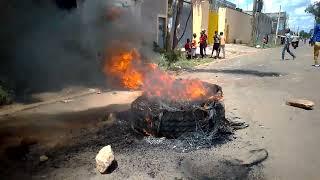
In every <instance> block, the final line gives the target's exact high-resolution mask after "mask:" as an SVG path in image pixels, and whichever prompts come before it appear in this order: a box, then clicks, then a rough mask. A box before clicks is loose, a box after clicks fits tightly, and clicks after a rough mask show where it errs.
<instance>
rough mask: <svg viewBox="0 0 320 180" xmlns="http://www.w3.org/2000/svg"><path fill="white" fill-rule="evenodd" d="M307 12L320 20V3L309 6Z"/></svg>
mask: <svg viewBox="0 0 320 180" xmlns="http://www.w3.org/2000/svg"><path fill="white" fill-rule="evenodd" d="M305 12H307V13H310V14H313V15H314V16H315V18H316V19H319V18H320V1H319V2H315V3H314V4H311V5H309V6H308V7H307V9H306V10H305Z"/></svg>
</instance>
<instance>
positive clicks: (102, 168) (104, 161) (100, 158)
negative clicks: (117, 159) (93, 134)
mask: <svg viewBox="0 0 320 180" xmlns="http://www.w3.org/2000/svg"><path fill="white" fill-rule="evenodd" d="M113 161H114V155H113V152H112V149H111V146H110V145H108V146H105V147H103V148H102V149H101V150H100V151H99V153H98V154H97V156H96V168H97V169H98V171H99V172H100V173H101V174H103V173H106V171H107V169H108V168H109V166H110V165H111V164H112V163H113Z"/></svg>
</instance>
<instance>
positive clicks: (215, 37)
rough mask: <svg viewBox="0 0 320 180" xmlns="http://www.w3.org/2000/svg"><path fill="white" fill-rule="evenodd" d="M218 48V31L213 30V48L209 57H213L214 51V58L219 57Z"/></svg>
mask: <svg viewBox="0 0 320 180" xmlns="http://www.w3.org/2000/svg"><path fill="white" fill-rule="evenodd" d="M219 49H220V36H219V34H218V31H215V32H214V37H213V48H212V52H211V58H213V53H214V51H216V56H214V58H215V59H216V58H219Z"/></svg>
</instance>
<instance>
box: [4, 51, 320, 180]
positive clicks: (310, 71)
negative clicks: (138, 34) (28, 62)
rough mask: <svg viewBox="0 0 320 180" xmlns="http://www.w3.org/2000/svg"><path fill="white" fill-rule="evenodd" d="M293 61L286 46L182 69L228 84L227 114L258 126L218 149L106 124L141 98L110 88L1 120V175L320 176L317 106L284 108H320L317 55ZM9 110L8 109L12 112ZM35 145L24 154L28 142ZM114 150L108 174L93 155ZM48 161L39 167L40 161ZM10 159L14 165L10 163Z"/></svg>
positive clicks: (122, 122) (189, 74)
mask: <svg viewBox="0 0 320 180" xmlns="http://www.w3.org/2000/svg"><path fill="white" fill-rule="evenodd" d="M296 53H297V54H298V58H297V59H296V60H295V61H292V60H290V61H289V60H288V61H280V60H279V59H280V49H268V50H261V51H258V53H255V54H252V53H250V54H249V55H246V56H241V57H237V58H234V59H232V60H224V61H219V63H211V64H209V65H203V66H199V67H198V68H196V69H193V70H190V71H189V72H184V73H182V74H181V75H180V76H181V77H183V78H200V79H202V80H204V81H207V82H210V83H216V84H219V85H221V86H222V87H223V91H224V94H225V104H226V112H227V116H228V117H230V118H234V119H241V120H243V121H246V122H247V123H248V124H250V127H249V128H247V129H244V130H240V131H237V132H236V134H235V135H234V136H232V137H231V138H230V140H229V141H224V142H221V143H217V144H216V145H215V146H214V147H212V148H210V149H199V150H193V151H190V152H181V151H177V150H176V149H174V145H173V144H172V143H169V141H167V140H165V141H164V142H160V143H151V142H150V141H148V140H146V139H144V138H143V137H136V136H133V135H132V132H131V131H130V128H128V124H127V122H126V121H125V119H126V116H128V114H121V116H119V119H118V120H114V119H108V118H106V115H107V114H108V113H110V112H120V111H125V110H126V109H128V108H129V107H130V103H131V102H132V101H133V100H134V99H135V98H136V97H137V96H139V94H140V93H139V92H125V91H110V92H102V93H101V94H96V93H92V94H88V95H85V96H79V97H76V98H74V99H72V101H70V102H67V103H64V102H61V101H58V102H52V103H48V104H43V105H40V106H37V107H35V108H30V109H26V110H23V111H18V112H11V113H3V114H2V115H1V117H0V124H1V126H0V127H1V128H0V135H1V148H0V149H1V154H2V155H5V156H4V157H5V159H4V160H3V161H2V162H4V163H2V164H1V166H0V167H1V169H2V171H1V176H3V177H7V178H13V179H16V178H24V179H31V178H32V179H152V178H155V179H318V177H320V172H319V171H318V169H319V168H320V158H319V156H318V155H317V150H318V147H320V143H319V141H318V138H319V136H320V132H319V131H318V129H319V126H320V123H319V114H320V113H319V109H318V108H317V107H316V108H315V110H313V111H306V110H301V109H297V108H293V107H289V106H287V105H285V101H286V99H288V98H292V97H294V98H307V99H310V100H312V101H314V102H315V103H316V104H319V103H320V98H319V95H318V93H319V92H320V83H319V82H320V80H319V79H318V78H317V76H318V75H319V73H320V72H319V71H320V69H316V68H314V67H311V64H312V61H311V59H312V56H311V54H312V51H311V48H309V47H307V46H306V47H302V48H299V49H298V50H297V52H296ZM4 111H6V112H8V109H5V110H4ZM9 112H10V111H9ZM22 140H24V142H29V143H27V144H35V145H31V146H30V148H29V150H30V152H29V153H28V156H26V157H25V156H24V155H25V153H23V152H25V151H26V150H25V149H23V148H22V149H21V146H18V145H19V144H20V142H21V141H22ZM108 144H111V145H112V147H113V149H114V152H115V156H116V159H117V162H118V168H117V169H116V170H115V171H113V172H112V173H111V174H106V175H100V173H98V172H97V171H96V170H95V167H94V165H95V160H94V158H95V155H96V154H97V152H98V151H99V149H100V148H101V147H103V146H105V145H108ZM261 148H264V149H266V150H267V151H268V152H269V157H268V159H267V160H266V161H264V162H263V163H262V164H258V165H255V166H245V167H244V166H239V165H237V164H234V163H232V162H234V161H233V160H235V159H237V158H240V159H241V158H244V157H247V155H248V153H249V152H250V150H255V149H261ZM43 154H46V155H47V156H48V157H49V160H48V161H46V162H42V163H40V162H39V160H38V158H39V156H40V155H43ZM8 157H9V158H8Z"/></svg>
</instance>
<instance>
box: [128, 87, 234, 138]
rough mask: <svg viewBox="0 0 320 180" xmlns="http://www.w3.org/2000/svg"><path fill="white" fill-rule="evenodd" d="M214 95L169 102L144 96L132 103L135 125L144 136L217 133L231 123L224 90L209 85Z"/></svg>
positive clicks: (170, 136)
mask: <svg viewBox="0 0 320 180" xmlns="http://www.w3.org/2000/svg"><path fill="white" fill-rule="evenodd" d="M206 86H207V87H208V88H209V89H210V90H211V91H212V94H213V96H211V97H210V98H208V99H203V100H195V101H170V100H168V99H164V98H158V97H151V98H150V97H148V96H147V95H145V94H144V95H142V96H140V97H139V98H138V99H136V100H135V101H134V102H133V103H132V105H131V111H132V113H133V115H134V119H133V121H132V127H133V128H134V129H135V130H136V131H138V132H141V133H144V134H145V135H153V136H157V137H167V138H178V137H180V136H182V135H183V134H186V133H191V132H197V131H203V132H215V133H217V132H218V131H219V130H221V129H222V128H226V127H227V126H228V122H227V121H226V119H225V110H224V105H223V102H222V101H221V100H220V99H221V98H222V90H221V87H219V86H218V85H211V84H206Z"/></svg>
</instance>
